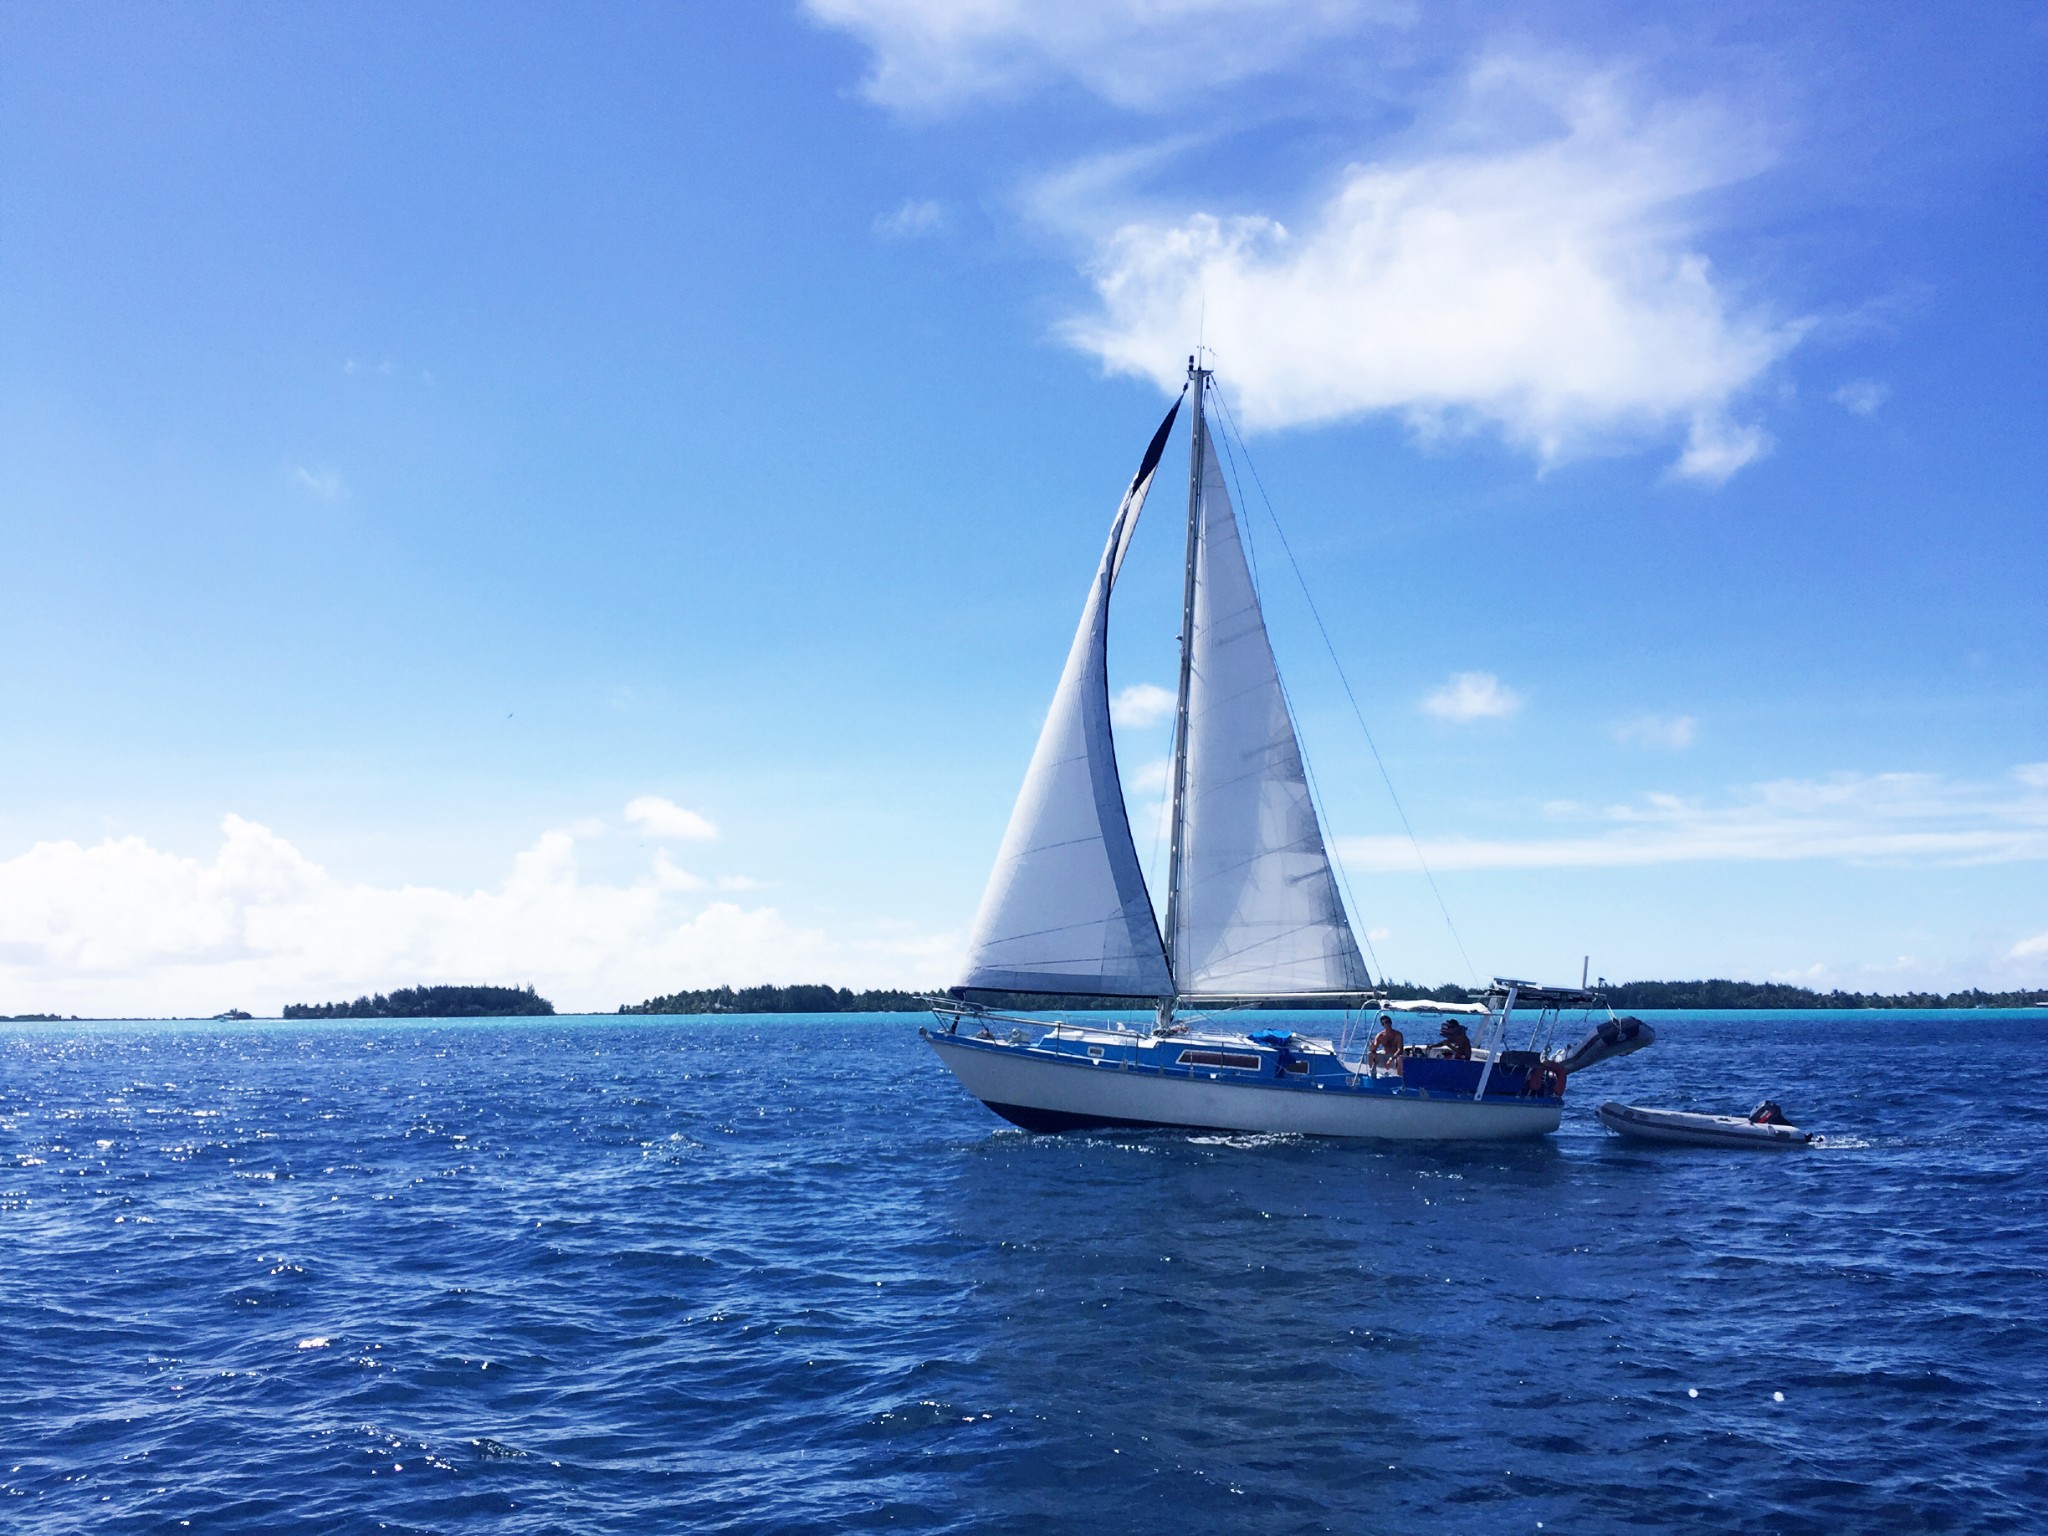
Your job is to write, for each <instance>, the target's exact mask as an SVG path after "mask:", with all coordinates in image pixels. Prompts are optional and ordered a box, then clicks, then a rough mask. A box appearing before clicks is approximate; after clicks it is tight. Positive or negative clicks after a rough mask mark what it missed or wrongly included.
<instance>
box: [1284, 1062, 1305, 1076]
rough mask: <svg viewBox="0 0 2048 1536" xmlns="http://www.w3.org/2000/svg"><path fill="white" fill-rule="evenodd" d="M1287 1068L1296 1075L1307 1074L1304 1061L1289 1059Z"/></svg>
mask: <svg viewBox="0 0 2048 1536" xmlns="http://www.w3.org/2000/svg"><path fill="white" fill-rule="evenodd" d="M1287 1070H1288V1071H1290V1072H1292V1073H1293V1074H1294V1075H1295V1076H1296V1077H1305V1076H1307V1075H1308V1063H1307V1062H1305V1061H1290V1062H1289V1063H1287Z"/></svg>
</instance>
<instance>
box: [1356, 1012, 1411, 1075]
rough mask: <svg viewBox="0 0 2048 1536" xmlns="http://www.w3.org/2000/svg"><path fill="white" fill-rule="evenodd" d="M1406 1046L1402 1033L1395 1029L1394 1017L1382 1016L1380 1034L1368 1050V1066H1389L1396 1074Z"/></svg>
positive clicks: (1386, 1014) (1366, 1055) (1366, 1060)
mask: <svg viewBox="0 0 2048 1536" xmlns="http://www.w3.org/2000/svg"><path fill="white" fill-rule="evenodd" d="M1406 1044H1407V1042H1406V1041H1404V1040H1403V1039H1402V1038H1401V1031H1399V1030H1398V1029H1396V1028H1394V1017H1393V1015H1392V1014H1388V1013H1383V1014H1381V1015H1380V1032H1379V1033H1378V1034H1376V1035H1374V1036H1373V1037H1372V1044H1371V1045H1370V1046H1369V1047H1368V1048H1367V1049H1366V1053H1365V1064H1366V1066H1367V1067H1368V1068H1371V1067H1379V1066H1389V1067H1392V1068H1393V1069H1394V1070H1395V1071H1396V1072H1398V1071H1400V1070H1401V1051H1402V1048H1403V1047H1404V1046H1405V1045H1406Z"/></svg>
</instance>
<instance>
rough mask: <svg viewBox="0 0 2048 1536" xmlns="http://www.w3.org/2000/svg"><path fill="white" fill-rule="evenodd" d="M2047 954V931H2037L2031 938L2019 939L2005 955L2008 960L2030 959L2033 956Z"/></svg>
mask: <svg viewBox="0 0 2048 1536" xmlns="http://www.w3.org/2000/svg"><path fill="white" fill-rule="evenodd" d="M2037 955H2041V956H2048V933H2037V934H2035V935H2034V936H2033V937H2032V938H2031V939H2021V940H2020V941H2019V943H2017V944H2015V945H2013V947H2012V949H2011V951H2010V952H2009V953H2008V954H2007V955H2006V959H2008V960H2031V959H2033V958H2034V957H2035V956H2037Z"/></svg>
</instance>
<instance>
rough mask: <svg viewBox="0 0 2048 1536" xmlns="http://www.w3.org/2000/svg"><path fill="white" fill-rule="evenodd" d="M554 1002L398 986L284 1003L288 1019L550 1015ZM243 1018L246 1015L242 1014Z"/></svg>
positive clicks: (509, 992)
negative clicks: (343, 998)
mask: <svg viewBox="0 0 2048 1536" xmlns="http://www.w3.org/2000/svg"><path fill="white" fill-rule="evenodd" d="M554 1011H555V1005H554V1004H553V1003H551V1002H549V1001H548V1000H547V999H546V998H544V997H541V996H539V995H538V994H536V993H535V992H534V990H533V988H532V986H531V985H528V986H524V987H400V988H399V989H398V990H397V991H396V992H392V993H388V994H387V993H383V992H379V993H378V994H377V995H376V996H374V997H359V998H357V999H356V1000H355V1001H354V1002H352V1003H287V1004H285V1010H284V1016H285V1017H286V1018H288V1019H502V1018H519V1017H523V1016H527V1015H538V1014H551V1013H553V1012H554ZM245 1017H246V1015H245Z"/></svg>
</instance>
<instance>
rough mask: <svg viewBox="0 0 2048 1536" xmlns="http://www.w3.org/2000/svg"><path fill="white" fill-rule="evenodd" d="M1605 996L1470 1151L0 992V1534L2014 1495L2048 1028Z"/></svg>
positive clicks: (597, 1043)
mask: <svg viewBox="0 0 2048 1536" xmlns="http://www.w3.org/2000/svg"><path fill="white" fill-rule="evenodd" d="M1653 1017H1656V1019H1657V1022H1658V1024H1659V1027H1660V1029H1661V1031H1662V1039H1661V1040H1660V1042H1659V1044H1658V1045H1657V1046H1656V1047H1655V1048H1654V1049H1652V1050H1650V1051H1647V1052H1644V1053H1641V1054H1639V1055H1637V1056H1634V1057H1630V1058H1627V1059H1626V1060H1623V1061H1620V1062H1616V1063H1613V1064H1610V1065H1608V1066H1604V1067H1601V1068H1598V1069H1595V1070H1593V1071H1591V1072H1588V1073H1587V1074H1586V1075H1585V1076H1584V1077H1583V1078H1581V1079H1577V1080H1575V1082H1574V1085H1573V1099H1572V1104H1571V1107H1570V1108H1569V1109H1568V1111H1567V1115H1566V1120H1565V1126H1564V1129H1563V1130H1562V1131H1561V1132H1560V1133H1559V1134H1558V1135H1556V1136H1554V1137H1550V1138H1547V1139H1545V1140H1543V1141H1541V1142H1536V1143H1531V1144H1527V1145H1519V1146H1511V1147H1501V1146H1493V1147H1483V1146H1465V1147H1459V1146H1439V1147H1412V1146H1374V1145H1369V1144H1337V1143H1315V1142H1306V1141H1290V1140H1285V1139H1259V1138H1227V1137H1189V1136H1175V1135H1165V1134H1155V1135H1126V1134H1099V1135H1073V1136H1065V1137H1032V1136H1027V1135H1025V1134H1023V1133H1022V1132H1019V1131H1016V1130H1013V1129H1010V1128H1008V1127H1006V1126H1004V1125H1003V1124H1002V1123H1000V1122H999V1121H997V1120H996V1119H995V1118H994V1117H993V1116H991V1115H989V1114H988V1113H987V1112H986V1111H984V1110H983V1109H981V1108H980V1106H978V1105H976V1104H974V1103H973V1102H971V1101H970V1100H968V1099H967V1098H966V1097H965V1096H964V1095H963V1094H962V1093H961V1092H960V1091H959V1090H958V1088H957V1087H956V1086H955V1084H954V1083H953V1081H952V1079H951V1078H950V1077H949V1076H947V1075H946V1074H945V1072H944V1071H943V1069H942V1068H940V1067H939V1065H938V1064H937V1062H936V1061H935V1060H934V1059H933V1058H932V1056H931V1055H930V1053H929V1051H928V1050H926V1049H925V1048H924V1047H923V1046H922V1045H921V1043H920V1042H919V1040H918V1038H917V1034H916V1024H917V1021H916V1020H915V1019H906V1018H904V1017H902V1016H893V1017H878V1018H848V1017H840V1018H827V1019H774V1020H770V1019H745V1018H740V1019H719V1020H702V1019H698V1020H690V1019H645V1020H643V1019H632V1020H621V1019H615V1018H606V1019H587V1020H578V1019H558V1020H522V1021H502V1022H483V1023H448V1024H435V1023H425V1024H420V1023H412V1022H378V1023H374V1024H361V1025H336V1024H318V1025H304V1026H302V1025H280V1024H259V1025H242V1026H231V1027H230V1026H221V1025H169V1024H161V1025H90V1026H79V1025H66V1026H22V1025H15V1026H0V1530H5V1531H8V1532H16V1533H41V1532H58V1531H65V1532H69V1531H83V1530H91V1531H95V1532H125V1531H150V1532H183V1531H187V1530H189V1531H194V1532H211V1531H230V1532H265V1533H269V1532H276V1531H281V1530H319V1531H336V1532H352V1531H366V1532H367V1531H397V1532H429V1531H432V1532H452V1531H464V1532H467V1531H488V1532H510V1533H518V1532H558V1531H559V1532H586V1531H587V1532H633V1533H651V1532H662V1531H692V1532H696V1531H708V1532H718V1531H734V1532H738V1531H745V1532H753V1531H775V1532H787V1531H827V1530H832V1531H838V1530H863V1529H871V1528H874V1529H896V1530H908V1531H961V1532H968V1531H972V1532H989V1531H1041V1530H1054V1531H1066V1530H1075V1531H1079V1530H1088V1529H1100V1530H1114V1531H1120V1532H1121V1531H1131V1532H1154V1531H1156V1532H1170V1533H1174V1536H1190V1533H1196V1532H1204V1531H1230V1532H1311V1531H1334V1532H1382V1531H1383V1532H1430V1531H1451V1532H1466V1531H1470V1532H1487V1533H1494V1532H1513V1531H1536V1530H1539V1529H1541V1530H1551V1531H1570V1532H1598V1531H1619V1530H1624V1529H1630V1530H1634V1529H1649V1530H1680V1529H1684V1530H1689V1531H1742V1532H1756V1531H1786V1532H1827V1533H1838V1532H1850V1531H1884V1532H1887V1533H1903V1532H1913V1531H1930V1532H1933V1531H1939V1532H1974V1531H2040V1530H2042V1529H2044V1528H2048V1323H2044V1318H2048V1220H2044V1218H2048V1016H2043V1015H2042V1014H2033V1015H2031V1016H2030V1015H2027V1014H1988V1013H1978V1014H1947V1015H1942V1014H1936V1015H1930V1016H1923V1017H1912V1016H1905V1015H1898V1014H1854V1015H1846V1016H1845V1015H1839V1014H1837V1015H1800V1014H1745V1015H1719V1016H1716V1015H1700V1014H1692V1015H1676V1016H1673V1015H1664V1016H1653ZM1765 1094H1769V1095H1770V1096H1772V1097H1775V1098H1777V1099H1778V1100H1779V1101H1780V1102H1781V1103H1782V1104H1784V1106H1785V1107H1786V1109H1787V1110H1788V1111H1789V1112H1790V1113H1791V1114H1792V1115H1793V1117H1794V1118H1795V1119H1797V1120H1799V1121H1800V1122H1801V1123H1802V1124H1806V1125H1809V1126H1811V1127H1814V1128H1817V1129H1820V1130H1822V1131H1824V1132H1825V1133H1826V1134H1827V1137H1828V1143H1829V1144H1828V1145H1827V1146H1825V1147H1823V1148H1820V1149H1817V1150H1814V1151H1810V1152H1801V1153H1777V1154H1770V1153H1736V1152H1726V1151H1716V1150H1706V1149H1699V1150H1695V1149H1685V1148H1638V1147H1632V1146H1629V1145H1625V1144H1622V1143H1619V1142H1617V1141H1615V1140H1613V1139H1611V1138H1610V1137H1609V1136H1608V1135H1607V1134H1606V1133H1605V1132H1604V1131H1602V1130H1601V1129H1600V1128H1599V1127H1598V1125H1597V1123H1596V1122H1594V1121H1593V1120H1592V1119H1591V1115H1590V1110H1591V1107H1592V1105H1593V1104H1594V1103H1596V1102H1598V1101H1599V1100H1600V1099H1602V1098H1607V1097H1614V1098H1622V1099H1629V1100H1635V1101H1640V1102H1646V1103H1657V1104H1670V1105H1679V1106H1689V1107H1697V1108H1708V1109H1720V1110H1734V1111H1742V1110H1747V1109H1748V1108H1749V1107H1750V1106H1751V1105H1753V1104H1754V1103H1755V1102H1756V1100H1757V1099H1758V1098H1760V1097H1762V1096H1764V1095H1765Z"/></svg>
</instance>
